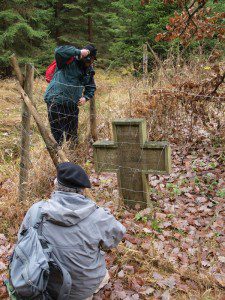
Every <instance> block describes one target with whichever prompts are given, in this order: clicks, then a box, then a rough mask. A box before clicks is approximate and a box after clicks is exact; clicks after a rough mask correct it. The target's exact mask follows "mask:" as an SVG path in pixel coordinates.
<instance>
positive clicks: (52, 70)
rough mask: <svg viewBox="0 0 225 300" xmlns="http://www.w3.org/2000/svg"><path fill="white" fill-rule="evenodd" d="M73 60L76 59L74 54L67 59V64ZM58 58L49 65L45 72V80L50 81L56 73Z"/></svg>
mask: <svg viewBox="0 0 225 300" xmlns="http://www.w3.org/2000/svg"><path fill="white" fill-rule="evenodd" d="M72 61H74V56H72V57H70V59H68V60H67V62H66V64H67V65H69V64H70V63H71V62H72ZM56 67H57V65H56V60H53V62H52V63H51V64H50V65H49V66H48V67H47V70H46V72H45V80H46V81H47V82H48V83H49V82H50V81H51V80H52V78H53V76H54V74H55V69H56Z"/></svg>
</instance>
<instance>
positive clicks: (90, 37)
mask: <svg viewBox="0 0 225 300" xmlns="http://www.w3.org/2000/svg"><path fill="white" fill-rule="evenodd" d="M91 12H92V0H89V2H88V19H87V23H88V41H89V42H90V43H92V42H93V20H92V16H91V15H90V14H91Z"/></svg>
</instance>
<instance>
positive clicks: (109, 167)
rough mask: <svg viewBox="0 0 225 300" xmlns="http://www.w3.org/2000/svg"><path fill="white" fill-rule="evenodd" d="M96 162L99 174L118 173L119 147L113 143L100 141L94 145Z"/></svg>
mask: <svg viewBox="0 0 225 300" xmlns="http://www.w3.org/2000/svg"><path fill="white" fill-rule="evenodd" d="M93 147H94V161H95V169H96V171H97V172H99V173H100V172H117V170H118V162H117V145H116V144H115V143H114V142H112V141H100V142H95V143H94V144H93Z"/></svg>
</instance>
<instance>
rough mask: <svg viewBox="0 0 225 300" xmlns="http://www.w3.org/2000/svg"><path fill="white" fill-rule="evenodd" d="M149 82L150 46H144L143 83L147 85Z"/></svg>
mask: <svg viewBox="0 0 225 300" xmlns="http://www.w3.org/2000/svg"><path fill="white" fill-rule="evenodd" d="M147 81H148V46H147V44H144V45H143V83H144V85H147Z"/></svg>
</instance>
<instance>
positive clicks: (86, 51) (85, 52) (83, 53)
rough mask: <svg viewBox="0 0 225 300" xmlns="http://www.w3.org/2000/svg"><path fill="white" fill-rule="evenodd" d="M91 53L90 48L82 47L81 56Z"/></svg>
mask: <svg viewBox="0 0 225 300" xmlns="http://www.w3.org/2000/svg"><path fill="white" fill-rule="evenodd" d="M89 54H90V51H89V50H88V49H82V50H81V58H84V57H86V56H88V55H89Z"/></svg>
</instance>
